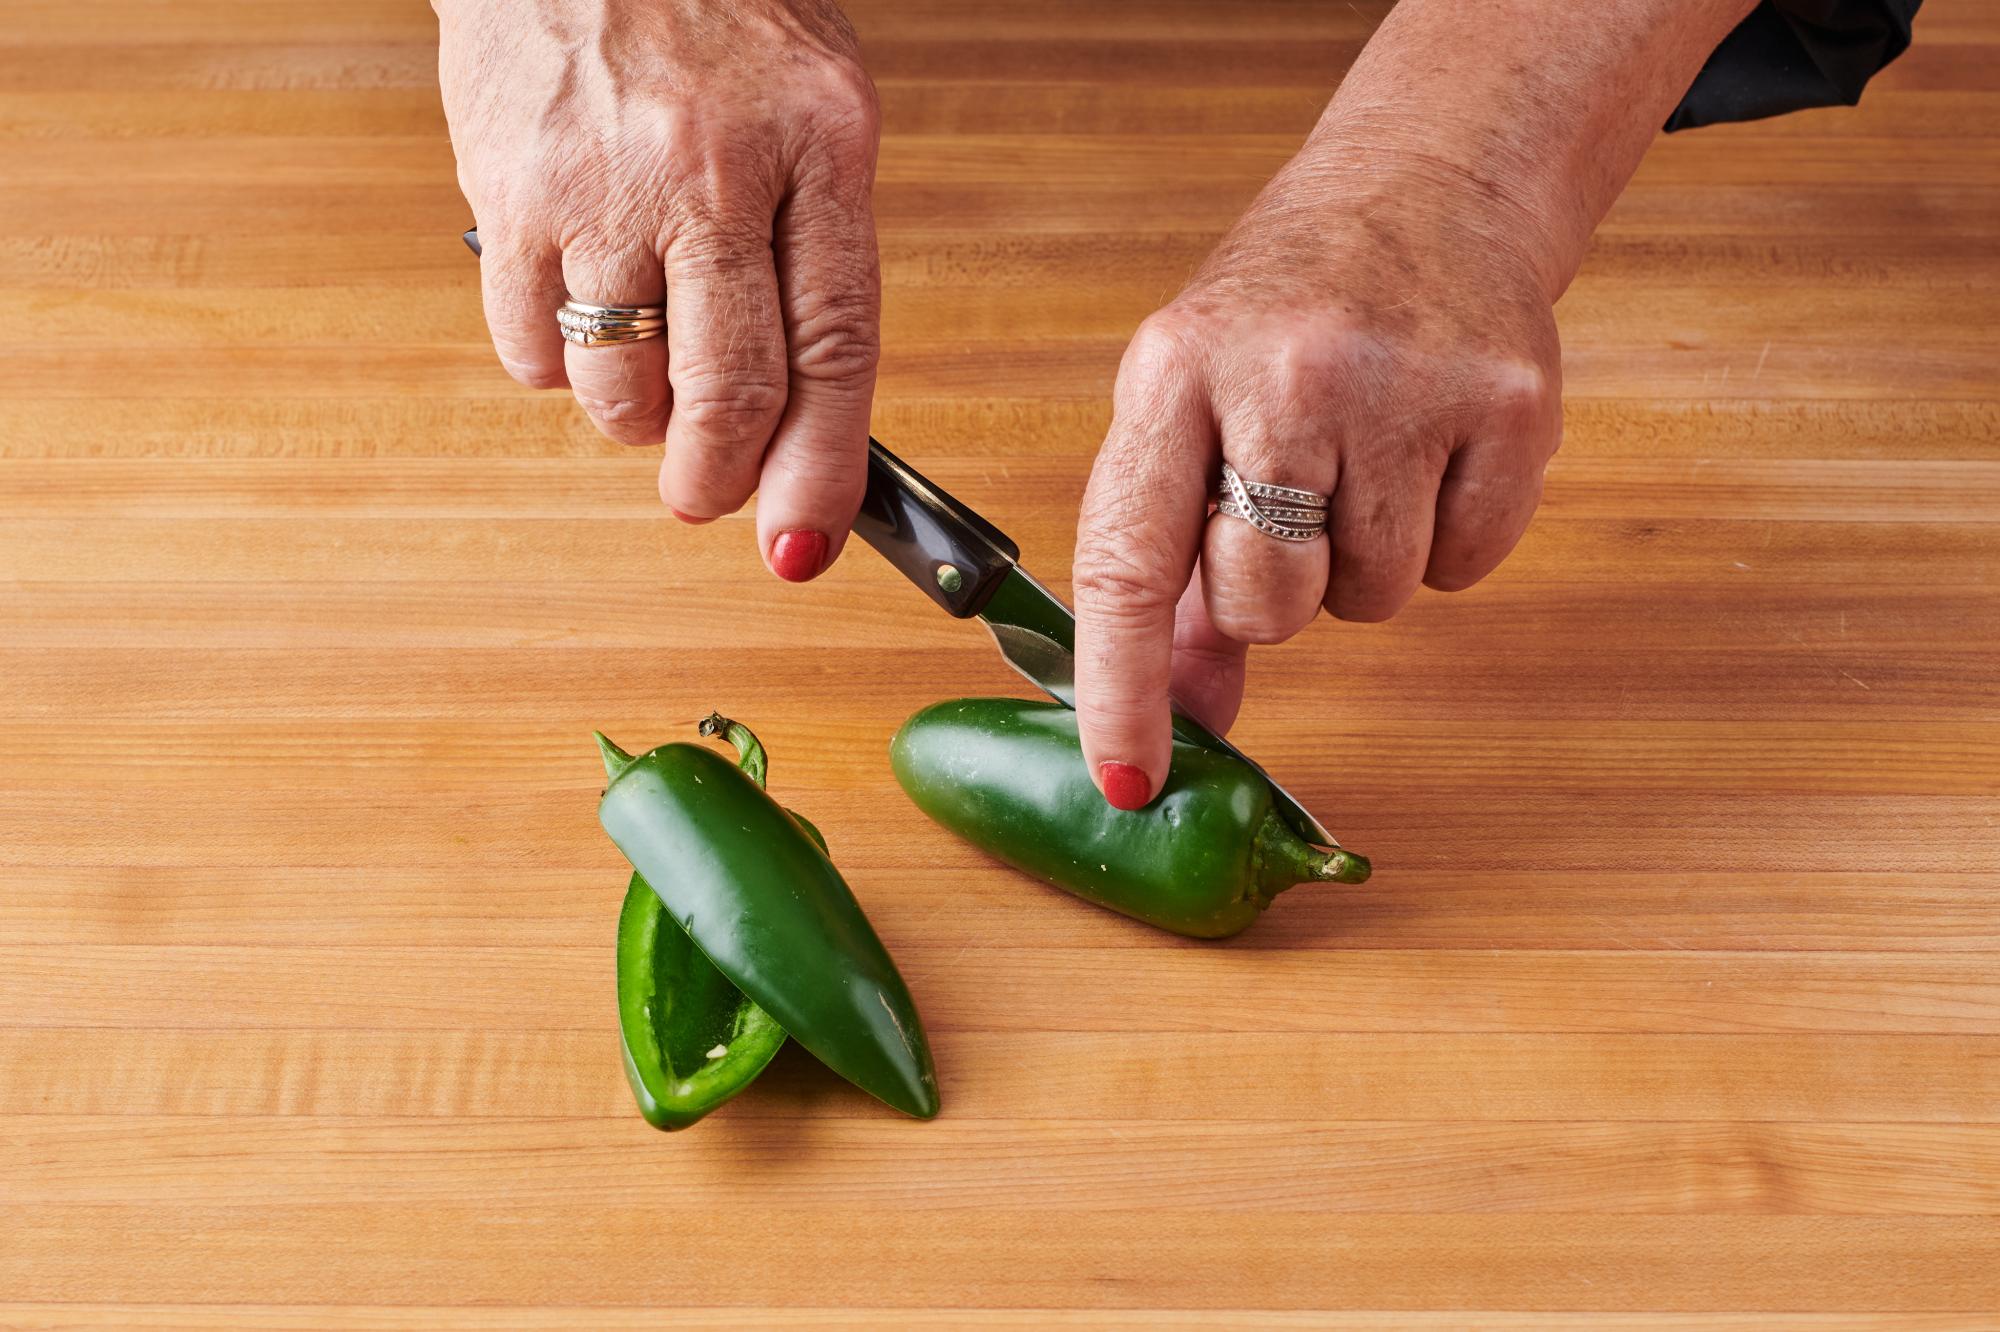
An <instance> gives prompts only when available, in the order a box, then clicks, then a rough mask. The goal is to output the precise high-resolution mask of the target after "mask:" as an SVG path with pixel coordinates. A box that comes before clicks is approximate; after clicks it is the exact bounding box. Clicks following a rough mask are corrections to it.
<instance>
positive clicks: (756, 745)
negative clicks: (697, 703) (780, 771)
mask: <svg viewBox="0 0 2000 1332" xmlns="http://www.w3.org/2000/svg"><path fill="white" fill-rule="evenodd" d="M699 729H700V731H701V733H702V734H703V735H705V736H707V737H708V738H709V739H711V740H713V739H714V738H715V737H717V736H721V737H722V738H723V739H725V740H727V741H728V742H729V743H730V744H732V745H734V746H736V766H738V767H739V768H741V769H743V771H744V773H745V774H746V775H748V777H749V778H750V780H751V781H753V782H755V783H757V789H758V790H760V791H761V790H763V789H764V778H765V775H766V774H767V773H768V772H769V770H770V760H769V759H767V758H766V757H765V756H764V746H763V743H762V742H761V741H759V740H758V739H757V736H756V734H755V733H754V732H753V731H751V729H750V728H749V727H747V726H745V725H744V724H743V723H742V722H738V721H731V720H729V718H727V717H725V716H723V715H722V714H721V713H719V712H711V713H709V714H708V715H707V716H706V717H703V718H702V719H701V726H700V728H699Z"/></svg>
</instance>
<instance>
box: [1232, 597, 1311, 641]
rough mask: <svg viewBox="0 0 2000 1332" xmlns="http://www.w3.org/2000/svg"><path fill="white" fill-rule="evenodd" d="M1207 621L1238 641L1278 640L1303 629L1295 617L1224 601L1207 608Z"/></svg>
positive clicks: (1302, 625)
mask: <svg viewBox="0 0 2000 1332" xmlns="http://www.w3.org/2000/svg"><path fill="white" fill-rule="evenodd" d="M1208 622H1209V623H1210V624H1212V625H1214V626H1215V627H1216V629H1217V630H1219V631H1220V632H1221V633H1222V634H1223V635H1224V636H1225V637H1228V638H1233V639H1235V640H1236V641H1237V642H1239V643H1259V644H1269V643H1282V642H1284V641H1285V640H1286V639H1288V638H1290V637H1291V636H1292V635H1293V634H1296V633H1297V632H1298V631H1299V630H1301V629H1303V628H1305V624H1304V623H1300V622H1298V621H1297V618H1296V617H1295V616H1289V615H1280V614H1273V613H1272V612H1271V611H1270V610H1268V609H1266V608H1264V607H1261V606H1243V605H1239V604H1236V603H1234V602H1228V603H1225V604H1223V605H1221V606H1214V605H1211V606H1210V607H1209V608H1208Z"/></svg>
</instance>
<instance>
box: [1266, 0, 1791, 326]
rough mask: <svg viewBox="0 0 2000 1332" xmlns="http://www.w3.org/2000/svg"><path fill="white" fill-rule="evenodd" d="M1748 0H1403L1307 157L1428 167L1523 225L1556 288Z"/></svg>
mask: <svg viewBox="0 0 2000 1332" xmlns="http://www.w3.org/2000/svg"><path fill="white" fill-rule="evenodd" d="M1752 4H1753V0H1618V2H1617V3H1608V4H1603V5H1593V6H1579V5H1577V4H1575V3H1573V0H1479V2H1478V3H1469V2H1468V0H1402V3H1400V4H1398V5H1397V6H1396V7H1395V9H1394V10H1392V11H1391V12H1390V14H1389V16H1388V18H1387V19H1385V20H1384V21H1383V23H1382V25H1381V27H1380V28H1379V29H1378V30H1377V31H1376V34H1375V36H1374V38H1373V39H1372V40H1370V41H1369V43H1368V45H1367V47H1366V48H1365V49H1364V50H1363V51H1362V53H1361V56H1360V58H1359V59H1357V60H1356V61H1355V63H1354V67H1353V68H1352V69H1351V70H1350V71H1349V72H1348V75H1347V77H1346V79H1345V80H1344V81H1343V82H1342V84H1341V86H1340V91H1339V92H1338V93H1337V94H1336V95H1335V97H1334V99H1333V101H1332V103H1331V105H1329V106H1328V108H1327V110H1326V114H1325V115H1324V116H1322V117H1321V119H1320V122H1319V125H1318V126H1317V127H1316V128H1315V129H1314V131H1313V134H1312V136H1311V139H1310V140H1309V141H1308V144H1307V146H1306V148H1305V150H1304V151H1303V152H1302V153H1301V154H1300V159H1299V161H1298V162H1297V163H1296V164H1295V166H1296V167H1298V168H1300V169H1302V170H1305V171H1307V172H1311V171H1313V170H1315V169H1316V168H1321V167H1324V168H1325V169H1328V170H1334V171H1345V170H1347V169H1350V168H1349V166H1348V164H1350V163H1351V162H1352V161H1353V160H1354V159H1355V158H1357V157H1362V158H1366V157H1371V156H1372V157H1375V158H1378V159H1383V160H1390V161H1395V160H1402V161H1408V162H1412V163H1416V164H1419V165H1420V166H1421V167H1422V168H1423V169H1425V170H1430V171H1435V172H1436V173H1438V174H1439V175H1441V176H1443V177H1447V178H1454V177H1455V178H1456V179H1457V180H1459V181H1461V182H1463V183H1464V184H1465V185H1467V186H1469V187H1470V188H1471V198H1473V199H1475V200H1477V201H1478V206H1479V207H1482V208H1486V207H1490V208H1491V210H1492V211H1493V213H1494V214H1495V218H1494V219H1491V222H1492V225H1493V226H1495V227H1497V228H1500V229H1501V230H1502V231H1509V232H1511V231H1513V230H1515V229H1516V228H1518V229H1520V231H1521V233H1522V234H1525V236H1526V237H1527V239H1528V241H1529V242H1530V248H1531V249H1532V250H1533V254H1532V255H1531V261H1532V262H1533V263H1534V264H1535V266H1536V268H1537V270H1538V271H1539V272H1540V273H1541V274H1542V280H1543V282H1544V285H1545V286H1546V287H1547V288H1548V294H1549V296H1550V299H1552V300H1553V299H1554V298H1555V297H1556V296H1557V295H1559V294H1560V293H1561V291H1562V289H1563V288H1564V287H1566V286H1567V285H1568V284H1569V281H1570V279H1571V278H1572V277H1573V276H1574V275H1575V273H1576V268H1577V265H1578V264H1580V263H1581V262H1582V259H1583V253H1584V249H1585V247H1586V245H1587V244H1588V243H1589V239H1590V233H1591V232H1592V231H1593V230H1594V229H1595V228H1596V226H1597V224H1598V222H1599V221H1600V220H1601V219H1602V218H1603V216H1604V214H1605V213H1606V212H1607V211H1608V210H1609V209H1610V207H1611V205H1612V203H1613V202H1614V201H1615V200H1616V199H1617V197H1618V194H1619V192H1620V191H1621V190H1623V189H1624V187H1625V183H1626V181H1627V180H1629V179H1630V178H1631V175H1632V172H1633V171H1634V170H1635V169H1637V167H1638V164H1639V159H1640V158H1641V157H1642V156H1643V155H1644V153H1645V151H1646V148H1647V145H1649V144H1650V143H1651V142H1652V139H1653V136H1654V134H1655V133H1656V132H1657V131H1658V130H1659V127H1660V125H1661V123H1662V122H1663V121H1665V119H1666V118H1667V115H1668V114H1669V113H1670V112H1671V111H1672V110H1673V108H1674V106H1675V105H1676V103H1677V102H1678V101H1679V99H1680V97H1681V96H1682V94H1683V93H1685V92H1686V91H1687V88H1688V85H1689V84H1690V83H1691V82H1692V81H1693V79H1694V77H1695V75H1696V73H1697V72H1699V70H1700V69H1701V66H1702V63H1703V62H1704V61H1705V60H1706V59H1707V58H1708V56H1709V54H1710V53H1711V52H1712V51H1713V50H1714V49H1715V47H1716V45H1717V44H1718V43H1720V42H1721V41H1722V39H1723V38H1724V37H1725V36H1726V35H1727V34H1728V33H1729V31H1730V29H1731V28H1733V27H1734V26H1735V25H1736V24H1737V23H1738V22H1739V21H1741V19H1742V18H1743V16H1744V15H1745V14H1746V13H1748V12H1749V10H1750V9H1751V7H1752Z"/></svg>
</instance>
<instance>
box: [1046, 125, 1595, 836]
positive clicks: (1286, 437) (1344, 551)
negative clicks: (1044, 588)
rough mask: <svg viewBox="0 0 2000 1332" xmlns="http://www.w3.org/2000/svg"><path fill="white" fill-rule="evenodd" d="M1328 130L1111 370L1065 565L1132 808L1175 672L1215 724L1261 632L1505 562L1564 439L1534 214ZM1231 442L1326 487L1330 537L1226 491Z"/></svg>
mask: <svg viewBox="0 0 2000 1332" xmlns="http://www.w3.org/2000/svg"><path fill="white" fill-rule="evenodd" d="M1327 149H1328V145H1326V144H1320V145H1318V147H1317V149H1316V151H1315V152H1314V153H1313V154H1312V155H1311V156H1310V157H1308V156H1307V155H1304V154H1302V155H1301V157H1300V158H1298V159H1295V160H1294V162H1293V163H1292V164H1291V165H1290V166H1288V167H1287V168H1286V169H1285V171H1283V172H1282V173H1280V175H1279V176H1278V177H1277V178H1276V179H1275V180H1274V181H1273V182H1272V183H1271V185H1270V186H1269V187H1268V188H1267V189H1266V190H1265V191H1264V193H1263V194H1262V195H1261V196H1260V197H1259V198H1258V200H1257V202H1256V203H1255V204H1254V205H1253V206H1252V207H1251V209H1250V210H1249V212H1248V213H1247V214H1246V215H1245V216H1244V217H1243V219H1242V220H1241V221H1240V222H1239V223H1238V224H1237V226H1236V227H1235V228H1234V229H1233V230H1232V231H1231V232H1230V233H1229V235H1228V236H1227V237H1225V238H1224V240H1223V242H1222V244H1221V245H1220V246H1219V247H1218V248H1217V250H1216V251H1215V253H1214V254H1213V255H1212V256H1211V257H1210V258H1209V260H1208V261H1207V263H1206V264H1205V265H1204V266H1203V267H1202V269H1201V270H1200V271H1199V272H1198V273H1197V274H1196V276H1195V277H1194V279H1193V280H1192V281H1191V282H1190V283H1189V284H1188V286H1187V288H1186V289H1185V290H1184V291H1182V292H1181V293H1180V295H1179V296H1177V297H1176V298H1175V299H1174V300H1173V301H1172V302H1171V303H1170V304H1168V305H1167V306H1166V307H1165V308H1164V309H1162V310H1160V311H1159V312H1158V313H1156V314H1154V315H1153V316H1152V317H1151V318H1149V319H1148V320H1146V322H1145V323H1144V324H1143V325H1142V326H1141V327H1140V329H1139V331H1138V334H1137V336H1135V337H1134V338H1133V340H1132V344H1131V346H1130V348H1129V349H1128V350H1127V352H1126V354H1125V359H1124V363H1123V364H1122V366H1121V367H1120V370H1119V374H1118V381H1117V388H1116V393H1115V412H1114V419H1113V422H1112V426H1111V430H1110V433H1109V435H1108V437H1107V438H1106V440H1105V442H1104V446H1103V448H1102V450H1101V451H1100V452H1099V454H1098V457H1097V462H1096V465H1095V468H1094V470H1093V471H1092V474H1091V480H1090V486H1089V489H1088V491H1087V493H1086V495H1085V498H1084V505H1083V515H1082V520H1081V525H1080V527H1079V530H1078V535H1077V546H1076V560H1075V566H1074V578H1075V589H1076V610H1077V710H1078V714H1079V721H1080V725H1081V728H1082V735H1083V747H1084V753H1085V756H1086V758H1087V760H1088V761H1089V764H1090V767H1091V770H1092V772H1093V773H1095V774H1097V778H1098V784H1099V786H1100V787H1102V788H1103V790H1104V792H1105V795H1106V797H1107V799H1109V800H1110V801H1111V803H1112V804H1114V805H1118V806H1120V807H1122V808H1137V807H1139V806H1141V805H1143V804H1145V803H1147V802H1148V801H1149V800H1150V799H1151V798H1152V796H1153V795H1154V794H1155V793H1157V792H1158V791H1159V789H1160V787H1161V785H1162V784H1163V783H1164V781H1165V779H1166V774H1167V765H1168V754H1169V747H1170V737H1169V706H1168V696H1169V692H1170V691H1171V693H1172V696H1173V697H1174V698H1175V699H1176V700H1178V701H1179V704H1180V706H1182V707H1183V708H1185V709H1186V710H1187V711H1189V712H1190V713H1192V714H1193V715H1194V716H1195V717H1196V718H1197V719H1199V720H1201V721H1203V722H1204V723H1205V724H1207V725H1208V726H1209V727H1210V728H1211V729H1214V730H1216V731H1218V732H1220V731H1223V730H1225V729H1226V728H1227V727H1228V726H1229V724H1230V722H1231V721H1233V720H1234V718H1235V715H1236V711H1237V707H1238V705H1239V704H1240V702H1241V699H1242V693H1243V680H1244V665H1245V653H1246V650H1247V645H1250V644H1256V643H1276V642H1280V641H1282V640H1284V639H1287V638H1290V637H1291V636H1292V635H1293V634H1295V633H1297V632H1298V631H1299V630H1300V629H1302V628H1304V627H1305V626H1306V625H1307V624H1308V623H1309V622H1310V621H1311V620H1312V619H1313V618H1314V617H1315V616H1316V615H1317V614H1318V612H1319V611H1320V609H1321V608H1322V607H1324V608H1325V609H1326V610H1327V611H1329V612H1330V613H1331V614H1333V615H1334V616H1336V617H1338V618H1340V619H1344V620H1383V619H1387V618H1388V617H1389V616H1391V615H1393V614H1395V613H1396V611H1397V610H1398V609H1400V608H1401V607H1402V606H1403V604H1404V603H1405V602H1407V601H1408V600H1409V599H1410V597H1411V596H1412V595H1413V594H1414V593H1415V591H1416V589H1417V586H1418V584H1419V583H1424V584H1428V585H1429V586H1431V587H1434V588H1440V589H1444V590H1447V591H1449V590H1456V589H1459V588H1464V587H1469V586H1471V585H1472V584H1473V583H1476V582H1477V581H1479V580H1480V579H1481V578H1483V577H1485V576H1486V574H1488V573H1490V572H1491V571H1492V570H1493V568H1494V567H1495V566H1496V565H1498V564H1499V563H1500V561H1501V560H1502V559H1504V558H1505V557H1506V555H1507V554H1508V552H1509V551H1511V550H1512V549H1513V547H1514V544H1515V542H1516V541H1518V540H1519V539H1520V536H1521V534H1522V532H1523V530H1524V529H1525V528H1526V527H1527V524H1528V520H1529V518H1530V516H1531V515H1532V514H1533V512H1534V509H1535V506H1536V504H1537V502H1538V501H1539V499H1540V496H1541V487H1542V473H1543V470H1544V468H1545V467H1546V465H1547V463H1548V461H1549V458H1550V457H1551V455H1552V454H1553V453H1554V452H1555V449H1556V445H1557V442H1558V440H1559V438H1560V436H1561V428H1562V418H1561V393H1560V387H1559V385H1560V378H1561V359H1560V353H1559V348H1558V342H1557V337H1556V328H1555V322H1554V319H1553V317H1552V315H1551V306H1552V304H1553V301H1554V296H1555V294H1556V293H1557V292H1559V291H1560V281H1561V280H1558V279H1554V278H1552V277H1551V265H1550V264H1548V263H1547V262H1545V259H1544V256H1543V255H1542V254H1541V253H1540V247H1539V243H1538V228H1536V227H1535V226H1533V225H1530V224H1529V219H1527V218H1526V217H1524V216H1517V215H1516V210H1514V209H1513V207H1512V206H1511V205H1510V204H1509V203H1508V201H1506V200H1505V199H1504V198H1501V197H1499V196H1498V194H1497V193H1496V192H1494V191H1492V190H1491V189H1490V187H1487V186H1484V185H1481V184H1478V183H1476V182H1474V181H1471V180H1469V179H1467V178H1466V177H1464V176H1462V175H1461V174H1459V173H1457V172H1456V171H1454V170H1452V169H1450V168H1448V167H1446V166H1444V165H1443V164H1440V163H1437V162H1432V161H1426V160H1424V159H1423V158H1421V157H1419V156H1413V155H1412V156H1405V155H1398V154H1395V153H1393V152H1390V151H1386V150H1384V151H1370V150H1366V149H1354V148H1348V149H1340V148H1335V149H1334V150H1333V151H1331V152H1329V151H1327ZM1220 459H1226V460H1227V461H1229V462H1230V463H1231V464H1232V465H1233V466H1234V467H1235V468H1236V469H1237V471H1238V472H1239V473H1240V474H1241V475H1242V476H1243V477H1244V479H1245V480H1250V481H1261V482H1265V483H1269V484H1275V485H1281V486H1290V487H1295V488H1299V489H1304V490H1310V491H1314V492H1317V493H1319V494H1323V495H1330V496H1331V504H1330V506H1329V511H1328V525H1327V532H1326V534H1325V536H1323V537H1321V538H1318V539H1316V540H1313V541H1310V542H1304V543H1294V542H1288V541H1280V540H1277V539H1275V538H1273V537H1270V536H1267V535H1265V534H1264V533H1261V532H1259V531H1258V530H1256V529H1255V528H1253V527H1252V526H1251V525H1250V524H1249V523H1247V522H1245V521H1243V520H1241V519H1239V518H1235V517H1228V516H1223V515H1220V514H1210V513H1209V511H1208V509H1207V505H1208V501H1209V498H1210V496H1211V495H1212V494H1213V493H1214V491H1215V487H1216V478H1217V474H1218V471H1219V460H1220ZM1197 557H1199V565H1198V568H1197Z"/></svg>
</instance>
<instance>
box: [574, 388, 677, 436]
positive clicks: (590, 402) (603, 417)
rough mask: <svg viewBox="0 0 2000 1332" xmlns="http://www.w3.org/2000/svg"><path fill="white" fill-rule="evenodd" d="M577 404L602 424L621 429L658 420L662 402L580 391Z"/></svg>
mask: <svg viewBox="0 0 2000 1332" xmlns="http://www.w3.org/2000/svg"><path fill="white" fill-rule="evenodd" d="M576 400H577V404H578V405H579V406H581V407H582V408H583V410H584V411H586V412H588V413H589V414H590V418H591V419H592V420H593V421H596V422H597V423H598V424H599V425H602V426H615V427H619V428H620V429H625V428H633V427H640V426H645V425H647V424H649V423H651V422H653V421H656V420H657V419H658V417H659V414H660V407H661V404H660V403H659V402H658V401H656V400H651V399H647V398H636V397H624V396H610V397H606V396H603V395H601V394H595V393H581V392H580V393H578V394H577V395H576Z"/></svg>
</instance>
